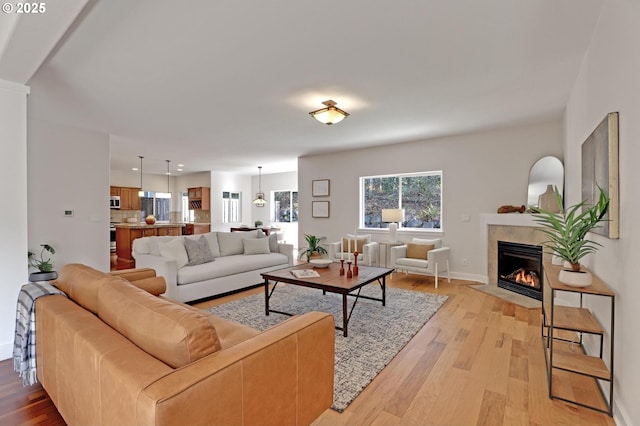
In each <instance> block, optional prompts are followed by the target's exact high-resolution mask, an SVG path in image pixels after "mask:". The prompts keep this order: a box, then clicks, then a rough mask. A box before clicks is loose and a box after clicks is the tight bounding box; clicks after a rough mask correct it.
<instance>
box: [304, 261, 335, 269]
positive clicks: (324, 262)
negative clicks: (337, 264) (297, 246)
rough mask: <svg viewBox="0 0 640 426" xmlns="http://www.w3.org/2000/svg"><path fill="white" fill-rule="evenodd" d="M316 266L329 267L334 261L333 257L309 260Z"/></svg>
mask: <svg viewBox="0 0 640 426" xmlns="http://www.w3.org/2000/svg"><path fill="white" fill-rule="evenodd" d="M309 263H311V264H312V265H313V267H314V268H328V267H329V265H331V263H333V261H332V260H331V259H311V260H310V261H309Z"/></svg>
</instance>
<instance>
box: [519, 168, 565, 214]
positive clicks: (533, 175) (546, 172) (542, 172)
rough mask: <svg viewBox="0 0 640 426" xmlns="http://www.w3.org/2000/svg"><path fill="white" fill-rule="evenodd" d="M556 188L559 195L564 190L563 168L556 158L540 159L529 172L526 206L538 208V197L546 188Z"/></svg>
mask: <svg viewBox="0 0 640 426" xmlns="http://www.w3.org/2000/svg"><path fill="white" fill-rule="evenodd" d="M548 185H552V187H557V188H558V191H560V195H563V189H564V166H563V165H562V161H560V160H559V159H558V158H556V157H552V156H548V157H542V158H541V159H539V160H538V161H536V163H535V164H534V165H533V166H532V167H531V170H530V171H529V188H528V191H527V206H528V207H529V208H531V207H538V197H540V195H541V194H544V192H545V191H546V190H547V186H548Z"/></svg>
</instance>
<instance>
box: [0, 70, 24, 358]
mask: <svg viewBox="0 0 640 426" xmlns="http://www.w3.org/2000/svg"><path fill="white" fill-rule="evenodd" d="M28 92H29V89H28V88H27V87H26V86H23V85H21V84H16V83H12V82H8V81H4V80H0V158H2V159H3V160H4V161H3V164H2V167H1V168H0V194H1V197H2V205H3V211H2V220H1V221H0V235H2V239H1V240H0V259H2V260H1V263H0V265H1V266H2V275H1V276H2V278H0V359H7V358H10V357H11V354H12V350H13V332H14V328H15V321H16V301H17V299H18V292H19V291H20V287H21V286H22V284H24V283H26V282H27V277H28V271H27V251H28V247H27V211H28V210H27V93H28Z"/></svg>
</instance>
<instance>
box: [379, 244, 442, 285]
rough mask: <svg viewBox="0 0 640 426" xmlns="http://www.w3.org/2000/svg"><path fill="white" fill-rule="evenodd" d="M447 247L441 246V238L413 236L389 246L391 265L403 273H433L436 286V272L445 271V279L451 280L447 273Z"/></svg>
mask: <svg viewBox="0 0 640 426" xmlns="http://www.w3.org/2000/svg"><path fill="white" fill-rule="evenodd" d="M450 251H451V250H450V249H449V247H442V240H440V239H436V240H425V239H419V238H414V239H413V240H411V242H409V243H407V244H406V245H402V246H396V247H391V267H392V268H395V269H396V271H398V272H402V271H404V272H405V273H408V272H413V273H416V274H426V275H434V276H435V281H436V288H438V274H439V273H441V272H445V271H446V272H447V281H448V282H451V275H450V274H449V253H450Z"/></svg>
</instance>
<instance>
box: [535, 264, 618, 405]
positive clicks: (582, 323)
mask: <svg viewBox="0 0 640 426" xmlns="http://www.w3.org/2000/svg"><path fill="white" fill-rule="evenodd" d="M561 268H562V267H561V266H557V265H552V264H551V263H545V264H544V289H543V293H542V298H543V303H542V321H543V323H542V324H543V326H542V338H543V341H544V351H545V352H544V354H545V361H546V366H547V383H548V385H549V398H551V399H560V400H563V401H567V402H572V403H575V404H578V405H581V406H583V407H587V408H591V409H594V410H597V411H601V412H604V413H607V414H609V415H610V416H612V415H613V406H612V401H613V342H614V340H613V330H614V328H613V326H614V321H613V320H614V317H615V293H614V292H613V291H612V290H611V289H610V288H609V287H608V286H607V285H606V284H605V283H603V282H602V281H601V280H600V279H599V278H598V277H597V276H595V275H594V274H592V276H593V280H592V283H591V285H589V286H587V287H571V286H568V285H565V284H563V283H562V282H560V280H559V279H558V273H559V272H560V269H561ZM563 293H573V294H577V295H578V296H579V299H580V305H579V306H577V307H575V306H564V305H560V304H558V303H557V301H556V298H558V297H559V295H562V294H563ZM560 297H561V296H560ZM565 297H566V296H565ZM585 297H598V298H604V299H609V303H610V308H609V313H608V314H609V321H610V328H609V336H607V337H608V339H606V340H608V349H609V350H608V352H609V353H608V354H607V357H608V360H609V366H607V363H606V362H605V359H604V357H603V355H604V354H605V352H604V347H605V330H604V328H603V327H602V325H600V322H599V321H598V319H597V318H596V317H595V315H593V313H592V312H591V311H590V310H589V309H587V308H585V307H583V298H585ZM605 306H606V305H605ZM605 312H606V311H605ZM545 333H546V334H545ZM585 335H586V336H591V339H590V340H589V341H590V342H592V341H593V342H594V343H598V344H599V353H598V354H597V355H595V356H593V355H587V354H586V351H585V349H584V341H583V338H584V337H585ZM560 373H562V374H575V375H579V376H585V377H589V378H591V384H590V386H584V387H583V389H581V390H580V392H579V393H577V394H576V393H574V392H570V393H569V394H567V389H566V388H565V387H563V386H562V385H561V384H560V383H558V378H557V375H558V374H560ZM598 381H602V383H603V384H607V383H608V385H609V386H608V387H609V389H608V398H607V396H606V395H605V392H603V390H602V388H601V387H600V385H599V383H598ZM603 386H604V385H603ZM591 392H593V393H595V394H597V393H598V392H599V393H600V396H601V398H599V399H598V398H593V399H592V400H593V401H598V403H597V404H591V403H589V404H587V403H585V402H582V401H577V400H576V399H579V398H578V397H579V396H582V397H583V398H584V397H586V396H587V395H588V393H591Z"/></svg>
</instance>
